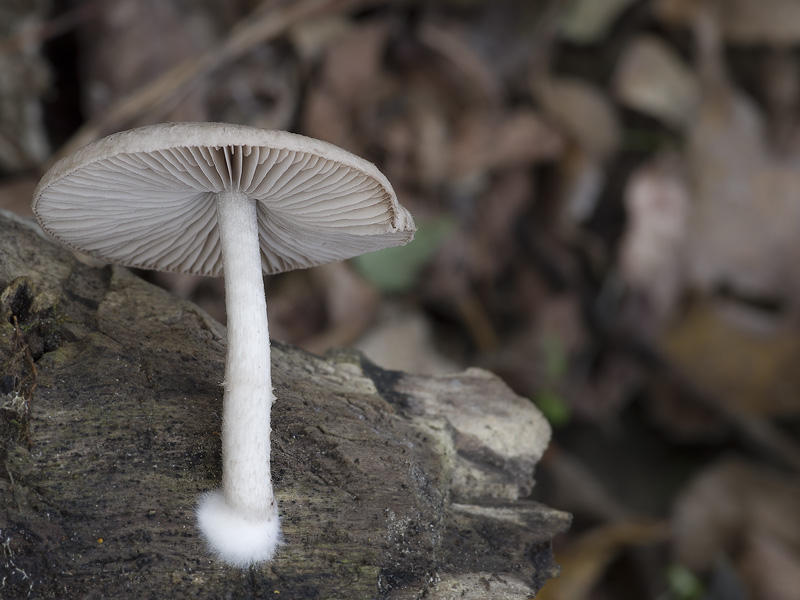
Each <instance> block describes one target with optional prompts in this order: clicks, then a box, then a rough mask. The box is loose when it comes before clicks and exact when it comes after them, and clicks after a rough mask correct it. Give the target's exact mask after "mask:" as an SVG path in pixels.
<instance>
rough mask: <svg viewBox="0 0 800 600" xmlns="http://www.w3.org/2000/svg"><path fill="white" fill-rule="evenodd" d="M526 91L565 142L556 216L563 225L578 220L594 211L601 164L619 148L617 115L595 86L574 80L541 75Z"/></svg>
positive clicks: (601, 179) (602, 178)
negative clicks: (567, 148) (530, 91)
mask: <svg viewBox="0 0 800 600" xmlns="http://www.w3.org/2000/svg"><path fill="white" fill-rule="evenodd" d="M531 87H532V91H533V94H534V96H535V98H536V99H537V100H538V102H539V104H540V105H541V107H542V110H543V112H544V113H545V114H546V115H547V117H549V118H550V119H551V120H552V121H553V122H554V123H555V124H556V125H557V126H558V127H559V128H560V129H561V131H562V132H563V133H564V136H565V137H566V138H567V140H569V141H570V142H571V144H570V147H569V151H568V152H566V153H564V159H563V160H562V162H561V165H560V166H561V169H560V189H559V190H558V192H557V195H558V199H557V204H558V205H559V206H560V207H561V208H560V209H559V210H558V211H557V215H558V217H559V219H563V220H565V221H567V222H568V223H571V222H576V221H577V222H580V221H583V220H585V219H586V218H588V217H589V216H590V215H591V214H592V212H594V209H595V205H596V204H597V200H598V198H599V196H600V192H601V190H602V189H603V186H604V183H605V172H604V167H605V163H606V162H607V161H608V160H609V159H610V158H611V157H612V156H613V154H614V153H615V152H616V150H617V148H618V146H619V140H620V127H619V122H618V120H617V115H616V113H615V111H614V108H613V107H612V105H611V103H610V102H609V101H608V98H607V97H606V96H605V95H604V94H603V93H602V92H601V91H600V90H599V89H598V88H596V87H594V86H592V85H590V84H588V83H586V82H585V81H582V80H579V79H575V78H566V77H565V78H555V77H551V76H549V75H547V76H545V77H543V78H542V79H541V80H538V79H536V80H534V81H533V82H532V86H531Z"/></svg>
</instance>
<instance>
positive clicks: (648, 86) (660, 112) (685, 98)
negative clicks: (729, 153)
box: [613, 35, 700, 129]
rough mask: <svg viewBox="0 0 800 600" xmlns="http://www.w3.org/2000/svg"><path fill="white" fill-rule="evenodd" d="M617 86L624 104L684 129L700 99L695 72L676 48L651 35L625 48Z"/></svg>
mask: <svg viewBox="0 0 800 600" xmlns="http://www.w3.org/2000/svg"><path fill="white" fill-rule="evenodd" d="M613 85H614V94H615V96H616V97H617V99H618V100H619V101H620V102H621V103H622V104H624V105H626V106H628V107H629V108H632V109H634V110H638V111H639V112H642V113H644V114H646V115H649V116H651V117H653V118H655V119H659V120H661V121H663V122H664V123H666V124H667V125H671V126H673V127H677V128H680V129H683V128H684V127H686V126H687V125H688V124H689V123H690V121H691V119H692V117H693V116H694V112H695V110H696V108H697V104H698V101H699V94H700V90H699V84H698V82H697V78H696V77H695V75H694V73H693V72H692V71H691V70H690V69H689V68H688V67H687V66H686V65H685V64H684V63H683V61H682V60H681V58H680V57H679V56H678V55H677V53H676V52H675V51H674V50H672V48H670V47H669V46H668V45H667V44H665V43H664V42H662V41H661V40H660V39H658V38H656V37H654V36H649V35H648V36H640V37H637V38H635V39H634V40H633V41H632V42H631V43H630V44H629V45H628V46H627V47H626V48H625V50H624V51H623V53H622V56H621V57H620V59H619V62H618V63H617V66H616V71H615V73H614V83H613Z"/></svg>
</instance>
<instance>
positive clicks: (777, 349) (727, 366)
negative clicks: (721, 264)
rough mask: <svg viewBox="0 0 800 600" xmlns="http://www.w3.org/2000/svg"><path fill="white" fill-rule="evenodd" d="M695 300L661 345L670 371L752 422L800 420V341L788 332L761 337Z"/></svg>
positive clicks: (713, 306) (718, 305) (711, 305)
mask: <svg viewBox="0 0 800 600" xmlns="http://www.w3.org/2000/svg"><path fill="white" fill-rule="evenodd" d="M723 308H724V304H722V306H721V303H712V302H710V301H707V300H698V301H696V302H695V303H693V305H692V306H691V307H690V308H689V310H688V311H687V312H686V314H685V315H684V316H683V318H682V319H681V320H680V321H679V322H677V323H676V324H675V325H674V326H673V327H671V328H670V329H668V330H667V331H666V332H665V333H664V335H663V337H662V339H661V342H660V345H661V347H662V349H663V351H664V353H665V355H666V357H667V358H668V359H669V360H670V361H671V362H672V364H673V365H674V367H675V368H676V369H677V370H678V372H680V373H681V374H683V375H684V376H685V377H687V378H688V379H689V381H692V382H693V383H694V385H696V386H697V387H698V388H699V389H700V390H701V391H702V392H704V393H706V394H710V395H711V396H713V397H715V398H719V399H722V400H723V401H724V402H725V403H726V404H728V405H730V406H731V407H732V410H734V411H739V412H741V413H744V414H746V415H752V416H753V417H773V416H781V417H797V416H799V415H800V373H799V372H798V369H797V364H798V362H799V361H800V339H799V338H798V336H797V334H796V333H795V332H794V331H793V330H792V329H791V328H781V329H779V330H778V331H776V332H774V333H773V332H764V331H759V330H757V329H754V328H748V327H745V326H743V325H742V323H741V322H740V321H738V320H733V319H731V318H728V317H727V316H726V312H725V311H724V310H722V309H723Z"/></svg>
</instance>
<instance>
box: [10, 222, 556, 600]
mask: <svg viewBox="0 0 800 600" xmlns="http://www.w3.org/2000/svg"><path fill="white" fill-rule="evenodd" d="M0 235H1V236H2V238H1V239H2V243H0V289H2V290H3V291H2V293H0V361H1V362H2V372H0V546H1V547H2V552H0V597H2V598H4V599H7V600H12V599H16V598H58V599H60V600H68V599H71V598H153V599H156V598H157V599H163V598H195V599H202V598H267V597H269V598H291V599H293V600H303V599H317V598H319V599H326V600H330V599H338V598H341V599H347V600H359V599H365V600H366V599H386V600H394V599H401V598H402V599H409V598H423V597H424V598H429V599H434V600H449V599H455V598H459V599H462V598H467V599H469V598H493V599H503V598H509V599H511V598H513V599H517V598H530V597H532V596H533V594H534V593H535V592H536V591H537V590H538V589H539V588H540V587H541V586H542V585H543V583H544V582H545V581H546V580H547V578H549V577H552V576H554V575H555V574H556V573H557V571H558V568H557V566H556V565H555V563H554V562H553V557H552V553H551V547H550V543H551V540H552V538H553V536H554V535H556V534H557V533H559V532H562V531H564V530H565V529H566V527H567V526H568V523H569V516H568V515H566V514H565V513H561V512H558V511H555V510H552V509H549V508H547V507H544V506H541V505H539V504H537V503H535V502H533V501H531V500H528V499H526V498H527V497H528V496H529V494H530V491H531V488H532V486H533V483H534V482H533V470H534V466H535V464H536V462H537V461H538V460H539V458H540V456H541V453H542V452H543V451H544V448H545V447H546V445H547V443H548V441H549V434H550V430H549V427H548V426H547V423H546V422H545V421H544V420H543V419H542V417H541V415H540V414H539V413H538V411H536V409H535V408H534V407H533V406H532V405H531V404H530V403H529V402H528V401H527V400H525V399H522V398H519V397H517V396H516V395H514V394H513V393H512V392H511V391H510V390H509V389H508V388H507V387H506V386H505V385H504V384H503V383H502V382H501V381H500V380H499V379H497V378H496V377H494V376H493V375H491V374H489V373H487V372H485V371H481V370H478V369H469V370H467V371H465V372H463V373H458V374H455V375H449V376H441V377H418V376H412V375H408V374H404V373H399V372H392V371H386V370H383V369H380V368H378V367H377V366H375V365H374V364H372V363H370V362H369V361H368V360H367V359H366V358H365V357H364V356H362V355H360V354H357V353H355V352H351V351H344V350H343V351H337V352H334V353H331V354H329V355H327V356H324V357H319V356H314V355H311V354H308V353H306V352H303V351H301V350H299V349H297V348H293V347H290V346H287V345H284V344H280V343H274V346H273V352H272V373H273V381H274V385H275V395H276V398H277V400H276V402H275V404H274V407H273V417H272V429H273V437H272V440H273V442H272V444H273V446H272V460H273V465H272V472H273V479H274V483H275V489H276V495H277V499H278V505H279V511H280V514H281V519H282V524H283V531H284V536H285V542H284V544H283V546H282V547H281V548H280V550H279V553H278V556H277V557H276V559H275V560H274V561H273V562H272V563H269V564H266V565H262V566H258V567H253V568H250V569H247V570H238V569H232V568H229V567H226V566H223V565H221V564H219V563H218V562H216V561H215V560H214V558H213V557H212V556H210V555H209V554H208V552H207V550H206V549H205V548H204V547H203V544H202V541H201V540H200V538H199V536H198V533H197V530H196V528H195V524H194V502H195V500H196V498H197V497H198V495H199V494H200V493H202V492H204V491H206V490H209V489H213V488H215V487H217V486H218V485H219V482H220V475H221V473H220V438H219V430H220V409H221V400H222V387H221V382H222V377H223V371H224V361H225V329H224V327H223V326H222V325H220V324H219V323H217V322H216V321H214V320H213V319H211V318H210V317H209V316H208V315H207V314H205V313H204V312H203V311H202V310H200V309H199V308H198V307H196V306H195V305H193V304H191V303H189V302H186V301H183V300H181V299H178V298H176V297H174V296H172V295H170V294H169V293H167V292H166V291H163V290H161V289H159V288H156V287H154V286H152V285H150V284H148V283H147V282H145V281H143V280H142V279H140V278H139V277H137V276H135V275H134V274H132V273H131V272H129V271H127V270H125V269H122V268H117V267H111V266H100V267H98V266H92V265H89V264H86V262H84V261H81V260H78V259H76V258H75V257H74V256H73V255H72V254H71V253H70V252H68V251H67V250H65V249H63V248H61V247H59V246H56V245H54V244H53V243H51V242H50V241H49V240H47V239H45V238H44V236H43V235H42V234H41V233H40V232H39V231H38V229H37V228H36V227H35V225H32V224H31V223H29V222H26V221H23V220H20V219H18V218H13V217H11V216H10V215H8V214H5V213H4V214H2V215H0Z"/></svg>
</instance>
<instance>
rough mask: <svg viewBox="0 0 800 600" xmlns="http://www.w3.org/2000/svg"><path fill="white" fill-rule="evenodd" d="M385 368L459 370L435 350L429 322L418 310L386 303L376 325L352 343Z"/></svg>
mask: <svg viewBox="0 0 800 600" xmlns="http://www.w3.org/2000/svg"><path fill="white" fill-rule="evenodd" d="M355 347H356V348H358V349H359V350H361V351H362V352H363V353H364V354H365V355H366V356H367V358H369V359H370V360H371V361H373V362H375V363H376V364H378V365H380V366H382V367H383V368H386V369H392V370H396V371H405V372H407V373H414V374H417V375H442V374H445V373H455V372H457V371H459V370H460V369H462V368H463V366H459V365H457V364H456V363H455V362H454V361H452V360H450V359H449V358H447V357H445V356H443V355H442V354H441V353H440V352H438V351H437V350H436V345H435V343H434V340H433V332H432V331H431V324H430V322H429V320H428V319H427V318H426V317H425V316H424V315H423V314H422V313H421V312H419V311H417V310H411V309H408V308H403V307H401V306H399V305H394V304H387V305H386V306H385V307H384V308H383V310H382V311H381V314H380V315H379V317H378V320H377V322H376V323H375V324H374V326H373V327H372V328H370V329H369V331H367V332H365V333H364V335H363V336H362V337H361V338H360V339H359V340H358V341H357V342H356V343H355Z"/></svg>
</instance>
